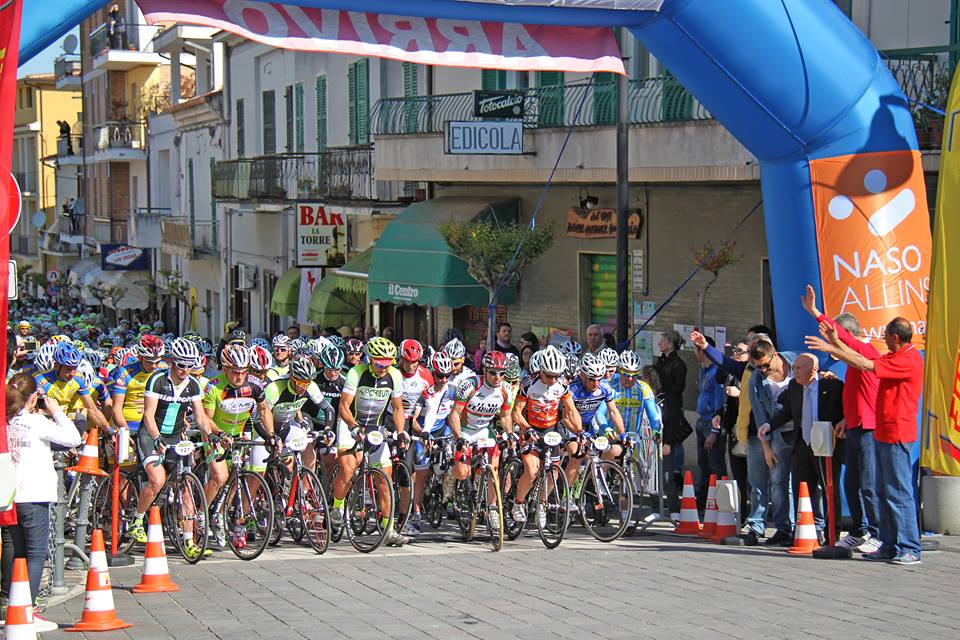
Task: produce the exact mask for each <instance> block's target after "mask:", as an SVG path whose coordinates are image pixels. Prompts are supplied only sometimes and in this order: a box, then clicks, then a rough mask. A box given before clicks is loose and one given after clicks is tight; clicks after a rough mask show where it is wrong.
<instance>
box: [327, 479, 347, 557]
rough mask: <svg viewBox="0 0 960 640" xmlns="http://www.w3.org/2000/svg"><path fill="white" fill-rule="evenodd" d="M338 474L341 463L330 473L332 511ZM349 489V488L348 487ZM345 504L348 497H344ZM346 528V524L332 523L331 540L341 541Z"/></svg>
mask: <svg viewBox="0 0 960 640" xmlns="http://www.w3.org/2000/svg"><path fill="white" fill-rule="evenodd" d="M338 475H340V465H339V464H338V465H337V466H335V467H334V468H333V473H332V474H330V497H331V501H330V509H331V511H332V509H333V500H332V498H333V480H334V478H336V477H337V476H338ZM348 490H349V488H348ZM344 506H346V497H344ZM344 520H346V518H344ZM344 528H345V527H344V525H340V526H339V527H335V526H333V525H332V524H331V525H330V541H331V542H340V540H342V539H343V530H344Z"/></svg>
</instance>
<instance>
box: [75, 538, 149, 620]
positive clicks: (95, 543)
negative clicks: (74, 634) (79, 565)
mask: <svg viewBox="0 0 960 640" xmlns="http://www.w3.org/2000/svg"><path fill="white" fill-rule="evenodd" d="M132 626H133V625H132V624H130V623H129V622H124V621H123V620H121V619H120V618H118V617H117V610H116V608H115V607H114V606H113V590H112V587H111V586H110V572H109V570H108V569H107V553H106V551H105V550H104V547H103V531H102V530H100V529H94V530H93V538H92V540H91V541H90V570H89V571H87V593H86V595H85V596H84V602H83V615H82V616H81V617H80V622H78V623H77V624H75V625H73V626H72V627H70V628H69V629H67V631H113V630H114V629H126V628H127V627H132Z"/></svg>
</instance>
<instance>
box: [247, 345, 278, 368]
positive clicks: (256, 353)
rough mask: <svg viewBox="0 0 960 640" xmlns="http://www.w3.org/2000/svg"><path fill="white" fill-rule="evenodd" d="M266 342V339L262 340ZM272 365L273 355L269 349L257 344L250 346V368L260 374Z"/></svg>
mask: <svg viewBox="0 0 960 640" xmlns="http://www.w3.org/2000/svg"><path fill="white" fill-rule="evenodd" d="M264 342H266V340H264ZM272 366H273V356H271V355H270V351H269V350H268V349H267V348H266V347H263V346H261V345H259V344H255V345H252V346H251V347H250V370H251V371H253V372H254V373H257V374H261V373H263V372H265V371H266V370H267V369H269V368H270V367H272Z"/></svg>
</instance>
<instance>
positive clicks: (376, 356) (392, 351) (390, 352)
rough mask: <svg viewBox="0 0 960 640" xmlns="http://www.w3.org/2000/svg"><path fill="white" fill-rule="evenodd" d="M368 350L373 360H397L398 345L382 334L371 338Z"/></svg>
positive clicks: (367, 346) (368, 354)
mask: <svg viewBox="0 0 960 640" xmlns="http://www.w3.org/2000/svg"><path fill="white" fill-rule="evenodd" d="M366 351H367V356H368V357H369V358H370V359H371V360H387V359H389V360H395V359H396V358H397V345H395V344H393V343H392V342H390V341H389V340H387V339H386V338H383V337H381V336H377V337H376V338H371V339H370V341H369V342H367V345H366Z"/></svg>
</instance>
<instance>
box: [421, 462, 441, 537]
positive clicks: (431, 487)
mask: <svg viewBox="0 0 960 640" xmlns="http://www.w3.org/2000/svg"><path fill="white" fill-rule="evenodd" d="M429 473H430V475H429V476H428V477H427V484H426V486H425V487H424V488H423V513H424V515H425V516H426V518H427V522H429V523H430V526H431V527H433V528H434V529H439V528H440V525H441V524H442V523H443V480H441V479H439V478H438V477H437V475H436V474H435V473H433V471H430V472H429Z"/></svg>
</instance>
